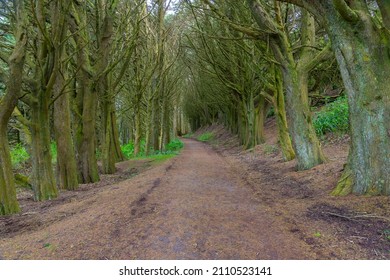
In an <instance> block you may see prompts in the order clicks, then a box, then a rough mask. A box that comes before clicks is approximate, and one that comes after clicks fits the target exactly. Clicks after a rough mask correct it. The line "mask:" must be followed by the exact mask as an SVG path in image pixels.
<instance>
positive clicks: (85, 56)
mask: <svg viewBox="0 0 390 280" xmlns="http://www.w3.org/2000/svg"><path fill="white" fill-rule="evenodd" d="M84 10H85V7H83V6H82V3H80V2H76V1H75V2H73V6H72V10H71V13H72V16H71V18H70V28H71V32H72V34H73V38H74V41H75V43H76V46H77V54H76V57H77V69H80V70H79V71H78V72H77V74H76V80H77V83H76V88H75V89H76V99H75V103H76V106H75V109H76V112H75V114H74V115H75V119H76V126H77V130H76V136H75V142H76V151H77V164H78V169H79V180H80V182H81V183H94V182H97V181H99V180H100V178H99V173H98V166H97V160H96V128H95V126H96V109H97V92H96V91H95V90H93V88H92V82H91V77H93V76H94V71H93V69H92V66H91V62H90V51H89V46H88V42H89V36H88V33H87V31H86V29H85V26H87V19H86V16H85V14H84V13H83V12H82V11H84Z"/></svg>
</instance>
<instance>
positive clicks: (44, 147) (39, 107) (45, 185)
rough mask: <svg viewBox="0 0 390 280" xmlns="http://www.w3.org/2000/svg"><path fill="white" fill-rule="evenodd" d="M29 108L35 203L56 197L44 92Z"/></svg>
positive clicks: (47, 110)
mask: <svg viewBox="0 0 390 280" xmlns="http://www.w3.org/2000/svg"><path fill="white" fill-rule="evenodd" d="M37 98H38V102H35V103H34V104H33V105H32V106H31V128H30V129H31V136H32V147H31V148H32V149H31V150H32V180H31V181H32V186H33V190H34V199H35V200H36V201H42V200H51V199H54V198H56V197H57V196H58V190H57V186H56V183H55V178H54V172H53V166H52V157H51V154H50V129H49V128H50V122H49V119H50V116H49V104H48V98H47V96H46V94H45V93H44V92H40V93H39V95H38V97H37Z"/></svg>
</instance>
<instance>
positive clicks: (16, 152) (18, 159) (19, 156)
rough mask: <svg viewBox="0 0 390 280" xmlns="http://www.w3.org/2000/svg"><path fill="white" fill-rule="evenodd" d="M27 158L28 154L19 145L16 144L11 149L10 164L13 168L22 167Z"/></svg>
mask: <svg viewBox="0 0 390 280" xmlns="http://www.w3.org/2000/svg"><path fill="white" fill-rule="evenodd" d="M29 158H30V155H29V153H28V152H27V150H26V148H25V147H24V146H23V145H22V144H21V143H18V144H17V145H16V146H15V147H13V148H11V162H12V167H13V168H15V169H18V168H21V167H23V165H24V164H26V162H27V161H28V160H29Z"/></svg>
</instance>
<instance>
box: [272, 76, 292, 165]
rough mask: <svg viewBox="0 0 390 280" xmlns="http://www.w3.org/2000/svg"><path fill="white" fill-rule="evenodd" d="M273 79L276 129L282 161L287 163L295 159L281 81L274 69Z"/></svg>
mask: <svg viewBox="0 0 390 280" xmlns="http://www.w3.org/2000/svg"><path fill="white" fill-rule="evenodd" d="M274 78H275V80H274V82H275V89H274V96H273V99H272V100H273V106H274V111H275V118H276V125H277V127H278V137H279V144H280V148H281V150H282V154H283V158H284V160H285V161H289V160H293V159H294V158H295V152H294V149H293V146H292V142H291V137H290V133H289V132H288V126H287V115H286V107H285V102H284V93H283V81H282V77H281V74H280V71H279V70H278V69H275V74H274Z"/></svg>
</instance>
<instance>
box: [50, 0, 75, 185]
mask: <svg viewBox="0 0 390 280" xmlns="http://www.w3.org/2000/svg"><path fill="white" fill-rule="evenodd" d="M57 5H60V6H59V7H56V6H54V7H53V9H60V11H61V12H60V13H55V12H53V13H52V14H53V18H52V24H53V33H57V35H56V36H55V38H56V39H57V40H55V41H54V42H53V43H54V48H55V50H54V51H55V56H56V57H58V59H59V61H58V62H57V63H58V64H59V66H58V67H56V71H58V74H57V78H56V82H55V84H54V87H53V92H54V97H55V98H57V99H56V100H55V101H54V130H55V138H56V143H57V177H58V184H59V187H60V188H62V189H66V190H75V189H77V187H78V173H77V164H76V154H75V151H74V145H73V140H72V130H71V119H70V105H69V91H68V88H69V87H68V86H67V85H66V83H67V82H68V81H67V79H68V69H67V67H66V65H65V60H66V53H65V45H64V40H65V38H66V34H67V31H68V28H67V26H68V15H69V8H70V5H69V3H65V2H63V1H59V2H57ZM55 17H56V18H55Z"/></svg>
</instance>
